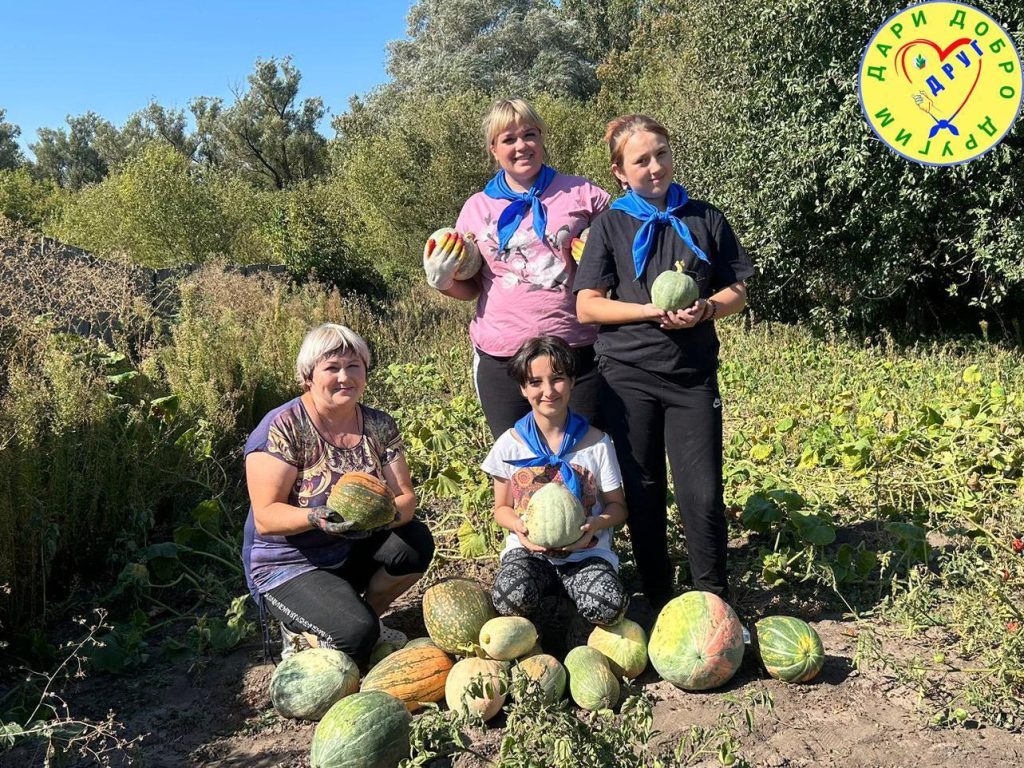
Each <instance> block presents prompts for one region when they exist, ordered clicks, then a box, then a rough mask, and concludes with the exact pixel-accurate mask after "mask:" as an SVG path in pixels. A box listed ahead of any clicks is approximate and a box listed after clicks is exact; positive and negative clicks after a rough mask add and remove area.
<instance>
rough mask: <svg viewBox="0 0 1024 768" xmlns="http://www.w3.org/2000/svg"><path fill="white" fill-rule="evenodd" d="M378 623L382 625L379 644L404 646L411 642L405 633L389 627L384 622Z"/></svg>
mask: <svg viewBox="0 0 1024 768" xmlns="http://www.w3.org/2000/svg"><path fill="white" fill-rule="evenodd" d="M378 623H379V624H380V637H379V638H378V641H377V642H380V643H391V644H393V645H400V646H404V645H405V644H406V643H407V642H408V641H409V638H408V636H406V634H405V633H404V632H400V631H398V630H397V629H394V628H392V627H389V626H388V625H387V624H385V623H384V622H383V621H379V620H378Z"/></svg>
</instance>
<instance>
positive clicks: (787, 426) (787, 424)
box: [775, 418, 796, 434]
mask: <svg viewBox="0 0 1024 768" xmlns="http://www.w3.org/2000/svg"><path fill="white" fill-rule="evenodd" d="M795 426H796V422H795V421H794V420H793V419H790V418H785V419H783V420H782V421H780V422H778V423H777V424H776V425H775V431H776V432H778V433H780V434H785V433H786V432H789V431H791V430H792V429H793V427H795Z"/></svg>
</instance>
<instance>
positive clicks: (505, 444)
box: [481, 429, 622, 569]
mask: <svg viewBox="0 0 1024 768" xmlns="http://www.w3.org/2000/svg"><path fill="white" fill-rule="evenodd" d="M533 455H534V454H533V452H532V451H531V450H530V449H529V448H527V447H526V445H525V444H524V443H523V442H522V438H520V437H519V435H518V434H516V431H515V429H509V430H507V431H506V432H505V433H504V434H503V435H501V436H500V437H498V439H497V441H496V442H495V443H494V447H493V448H491V450H490V453H488V454H487V458H485V459H484V461H483V464H482V465H481V466H482V467H483V470H484V472H486V473H487V474H489V475H491V476H492V477H497V478H502V479H504V480H508V481H509V484H510V485H511V489H512V508H513V509H514V510H515V511H516V512H519V511H520V510H521V509H526V505H527V504H528V503H529V501H530V497H531V496H532V495H533V494H534V493H536V492H537V491H538V490H539V489H540V488H541V487H543V486H544V485H545V484H547V483H549V482H552V481H554V482H558V483H561V484H563V485H564V483H563V482H562V477H561V473H560V472H558V471H557V470H556V468H555V467H517V466H514V465H512V464H509V463H507V460H508V459H529V458H532V457H533ZM566 459H567V460H568V461H569V463H570V464H571V465H572V468H573V470H575V472H576V474H577V476H578V477H579V479H580V485H581V487H582V489H583V499H582V501H583V509H584V511H585V512H586V513H587V514H588V515H590V516H596V515H600V514H601V510H602V508H603V507H602V504H601V493H606V492H608V491H614V490H615V489H617V488H621V487H622V473H621V472H620V471H619V461H618V459H617V458H616V457H615V448H614V447H612V441H611V439H610V438H609V437H608V435H602V436H601V439H600V440H598V441H597V442H594V443H592V444H585V445H584V447H582V448H579V449H578V450H575V451H571V452H570V453H568V454H567V455H566ZM522 548H523V545H522V543H520V541H519V537H518V536H516V535H515V534H514V533H512V532H509V534H508V538H507V539H506V540H505V548H504V549H503V550H502V552H501V556H502V557H504V556H505V554H506V553H507V552H510V551H512V550H513V549H522ZM545 557H547V558H548V560H550V561H551V562H552V563H554V564H556V565H559V564H563V563H573V562H578V561H580V560H585V559H586V558H588V557H600V558H603V559H605V560H607V561H608V562H609V563H611V564H612V567H614V568H616V569H618V567H619V558H618V557H617V556H616V554H615V553H614V552H613V551H612V529H611V528H602V529H601V530H600V531H598V532H597V534H596V535H595V536H594V538H593V539H592V541H591V546H589V547H587V548H586V549H582V550H579V551H576V552H570V553H569V555H568V556H567V557H564V558H559V557H550V556H547V555H545Z"/></svg>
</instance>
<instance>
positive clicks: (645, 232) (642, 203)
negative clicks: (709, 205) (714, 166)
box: [610, 182, 710, 280]
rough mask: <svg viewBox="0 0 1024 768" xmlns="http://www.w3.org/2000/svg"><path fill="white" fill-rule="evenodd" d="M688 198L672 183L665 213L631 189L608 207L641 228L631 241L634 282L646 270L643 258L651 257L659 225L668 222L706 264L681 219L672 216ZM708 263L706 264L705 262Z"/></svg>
mask: <svg viewBox="0 0 1024 768" xmlns="http://www.w3.org/2000/svg"><path fill="white" fill-rule="evenodd" d="M689 199H690V197H689V195H687V194H686V190H685V189H684V188H683V187H682V185H681V184H676V183H675V182H673V183H672V184H669V187H668V194H667V195H666V196H665V210H664V211H659V210H658V209H657V208H655V207H654V206H653V205H651V204H650V203H649V202H647V201H646V200H644V198H642V197H640V195H638V194H637V193H636V192H634V191H633V190H632V189H631V190H629V192H627V193H626V194H624V195H623V196H622V197H620V198H619V199H618V200H616V201H615V202H614V203H612V204H611V206H610V207H611V208H612V210H615V211H622V212H623V213H628V214H629V215H630V216H632V217H633V218H634V219H639V220H640V221H642V222H643V226H641V227H640V229H639V230H638V231H637V233H636V237H634V238H633V267H634V268H635V269H636V278H635V279H636V280H639V279H640V278H641V277H643V274H644V269H646V268H647V259H648V258H649V257H650V255H651V248H652V247H653V246H654V234H655V232H656V231H657V229H658V225H659V224H664V223H666V222H668V223H669V224H671V225H672V229H674V230H675V231H676V234H678V235H679V237H681V238H682V239H683V242H684V243H686V245H687V247H688V248H689V249H690V250H691V251H693V252H694V254H696V256H697V258H698V259H700V260H701V261H705V262H706V261H708V257H707V256H705V255H704V251H702V250H701V249H700V248H698V247H697V244H696V243H695V242H693V237H692V236H691V235H690V230H689V228H687V226H686V225H685V224H684V223H683V220H682V219H680V218H679V217H678V216H676V212H677V211H678V210H679V209H680V208H682V207H683V206H684V205H686V203H687V202H688V201H689ZM708 263H710V262H708Z"/></svg>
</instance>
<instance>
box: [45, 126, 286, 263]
mask: <svg viewBox="0 0 1024 768" xmlns="http://www.w3.org/2000/svg"><path fill="white" fill-rule="evenodd" d="M268 208H269V206H268V205H267V204H266V202H265V200H264V198H263V197H261V195H260V193H258V192H257V191H256V190H253V189H252V188H249V187H247V186H246V185H244V184H243V183H241V182H240V181H238V180H235V179H229V178H221V177H218V176H217V174H216V172H214V171H206V172H203V173H201V172H200V169H199V168H198V167H197V166H195V165H193V164H192V163H191V162H190V161H189V160H187V159H186V158H185V157H183V156H182V155H181V154H180V153H178V152H177V151H176V150H175V149H174V148H173V147H170V146H169V145H166V144H158V143H153V144H150V145H148V146H147V147H146V148H145V149H143V150H142V152H141V153H140V154H139V155H138V156H137V157H134V158H132V159H131V160H129V161H128V162H127V163H126V164H125V165H124V167H123V168H122V169H121V171H119V172H118V173H115V174H112V175H110V176H109V177H107V178H106V179H104V180H103V181H102V182H100V183H99V184H95V185H93V186H89V187H85V188H84V189H83V190H82V191H81V192H79V193H78V194H77V196H75V197H74V198H73V199H72V201H71V203H70V204H69V205H68V206H66V207H65V209H64V211H63V213H62V215H61V216H60V217H59V219H58V220H57V221H56V222H55V223H54V225H53V226H52V227H51V228H50V233H52V234H53V235H54V236H55V237H57V238H59V239H61V240H64V241H65V242H68V243H71V244H73V245H76V246H78V247H80V248H84V249H85V250H87V251H90V252H91V253H94V254H96V255H98V256H103V257H111V256H115V255H126V256H128V258H130V259H131V260H132V261H133V262H135V263H136V264H141V265H144V266H148V267H168V266H175V265H179V264H197V263H201V262H203V261H206V260H207V259H209V258H210V257H212V256H219V257H227V258H229V259H233V260H239V261H243V262H244V261H250V260H256V261H261V260H262V261H265V260H266V256H265V255H264V253H265V251H264V247H263V246H261V244H260V236H259V234H258V231H257V229H258V225H259V223H260V222H261V221H262V220H264V219H265V218H266V216H267V213H266V211H267V210H268ZM236 257H238V258H237V259H236Z"/></svg>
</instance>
